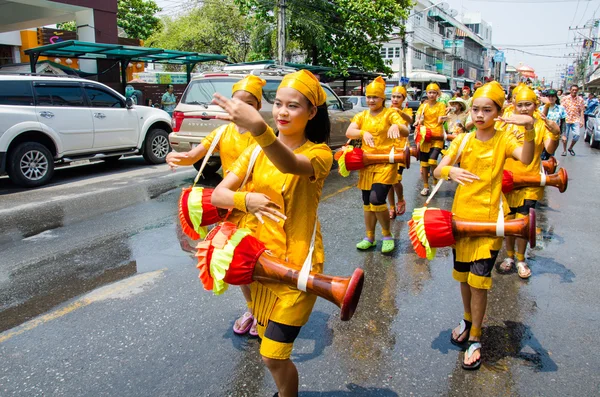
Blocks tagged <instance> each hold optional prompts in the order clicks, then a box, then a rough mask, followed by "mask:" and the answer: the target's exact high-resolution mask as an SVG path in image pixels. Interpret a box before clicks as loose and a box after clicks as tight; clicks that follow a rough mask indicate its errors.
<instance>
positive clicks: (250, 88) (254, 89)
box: [231, 74, 267, 102]
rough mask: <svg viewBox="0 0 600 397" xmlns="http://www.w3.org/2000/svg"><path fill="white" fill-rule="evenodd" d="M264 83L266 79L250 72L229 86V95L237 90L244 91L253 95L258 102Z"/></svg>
mask: <svg viewBox="0 0 600 397" xmlns="http://www.w3.org/2000/svg"><path fill="white" fill-rule="evenodd" d="M265 84H267V82H266V81H264V80H263V79H261V78H260V77H257V76H254V75H252V74H250V75H248V76H246V77H244V78H243V79H242V80H240V81H238V82H237V83H235V84H234V85H233V87H232V88H231V95H233V94H235V93H236V92H237V91H246V92H249V93H250V94H252V95H254V97H255V98H256V99H257V100H258V102H260V101H261V99H262V88H263V87H264V85H265Z"/></svg>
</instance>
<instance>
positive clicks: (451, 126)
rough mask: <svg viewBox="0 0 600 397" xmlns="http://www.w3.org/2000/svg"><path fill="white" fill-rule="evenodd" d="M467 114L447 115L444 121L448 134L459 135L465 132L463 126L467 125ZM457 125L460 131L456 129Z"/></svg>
mask: <svg viewBox="0 0 600 397" xmlns="http://www.w3.org/2000/svg"><path fill="white" fill-rule="evenodd" d="M467 116H468V114H467V112H463V113H460V114H454V113H451V114H449V115H448V120H447V121H446V123H447V126H448V129H447V131H448V132H449V133H450V134H460V133H461V132H466V127H465V125H466V124H467ZM458 124H461V125H462V129H459V128H458V127H457V125H458Z"/></svg>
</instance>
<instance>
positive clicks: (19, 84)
mask: <svg viewBox="0 0 600 397" xmlns="http://www.w3.org/2000/svg"><path fill="white" fill-rule="evenodd" d="M0 105H15V106H33V92H32V91H31V82H29V81H2V89H1V90H0Z"/></svg>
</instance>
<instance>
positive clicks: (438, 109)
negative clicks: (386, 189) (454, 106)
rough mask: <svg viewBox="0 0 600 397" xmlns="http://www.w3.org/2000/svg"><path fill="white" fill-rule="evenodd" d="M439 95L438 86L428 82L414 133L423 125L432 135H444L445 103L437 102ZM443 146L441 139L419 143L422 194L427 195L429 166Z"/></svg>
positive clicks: (435, 163)
mask: <svg viewBox="0 0 600 397" xmlns="http://www.w3.org/2000/svg"><path fill="white" fill-rule="evenodd" d="M439 96H440V87H439V86H438V85H437V84H435V83H431V84H429V85H428V86H427V100H426V101H425V102H424V103H423V104H421V106H419V109H417V120H416V122H415V125H416V126H417V130H416V131H417V132H416V133H419V126H424V127H425V128H427V129H429V130H431V133H432V135H433V136H443V135H444V126H443V124H444V120H443V117H444V116H445V115H446V105H444V104H443V103H442V102H438V98H439ZM443 148H444V140H443V139H442V140H436V141H430V142H423V143H421V154H420V155H419V156H420V157H419V160H420V161H421V179H422V180H423V190H421V195H422V196H427V195H429V168H430V167H431V166H433V167H435V166H436V165H437V159H438V157H439V156H440V154H441V153H442V149H443Z"/></svg>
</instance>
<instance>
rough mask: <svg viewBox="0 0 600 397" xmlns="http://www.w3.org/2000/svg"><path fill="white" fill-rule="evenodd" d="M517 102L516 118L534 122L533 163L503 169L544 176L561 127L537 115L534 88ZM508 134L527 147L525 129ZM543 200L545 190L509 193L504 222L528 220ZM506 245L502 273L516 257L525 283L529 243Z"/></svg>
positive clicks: (528, 273) (508, 163) (513, 163)
mask: <svg viewBox="0 0 600 397" xmlns="http://www.w3.org/2000/svg"><path fill="white" fill-rule="evenodd" d="M514 101H515V113H514V114H515V115H522V116H528V117H531V118H533V120H534V131H535V136H534V145H535V149H534V153H533V160H532V161H531V163H529V164H527V165H526V164H523V163H522V162H520V161H518V160H513V159H507V160H506V163H505V165H504V169H505V170H506V171H510V172H512V173H513V174H515V175H525V176H537V175H539V174H540V173H541V172H544V169H543V167H542V159H541V156H542V153H543V151H544V149H545V150H546V151H547V152H548V153H554V151H555V150H556V148H557V147H558V140H559V138H560V128H559V127H558V124H557V123H555V122H554V121H552V120H549V119H548V118H547V117H545V116H544V113H543V112H544V111H545V110H542V112H541V113H538V112H536V110H537V95H536V94H535V92H534V91H533V90H532V89H531V88H529V87H524V88H523V89H521V90H520V91H519V93H518V94H517V95H516V96H515V98H514ZM549 105H550V102H549V101H548V103H547V104H545V105H544V108H546V107H548V108H549ZM546 112H547V111H546ZM506 131H509V132H511V133H512V134H514V136H515V138H516V139H517V141H518V142H519V144H524V139H525V138H524V137H525V135H526V131H525V127H523V126H519V125H509V126H507V127H506ZM543 197H544V187H543V186H536V187H523V188H520V189H514V190H512V191H511V192H508V193H506V202H507V204H508V206H509V207H510V212H509V213H508V215H506V216H505V218H504V219H515V218H526V217H527V216H529V210H530V209H532V208H533V209H535V206H536V204H537V202H538V201H540V200H541V199H542V198H543ZM505 241H506V255H507V256H506V258H505V259H504V261H503V262H502V263H501V264H500V266H499V269H500V270H501V271H502V272H505V273H506V272H508V271H510V270H512V268H513V266H515V259H514V257H515V254H516V259H517V261H516V267H517V273H518V275H519V277H521V278H523V279H527V278H529V277H531V270H530V269H529V266H528V265H527V262H526V261H525V252H526V250H527V240H525V239H522V238H515V237H506V238H505ZM515 242H516V249H515Z"/></svg>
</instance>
